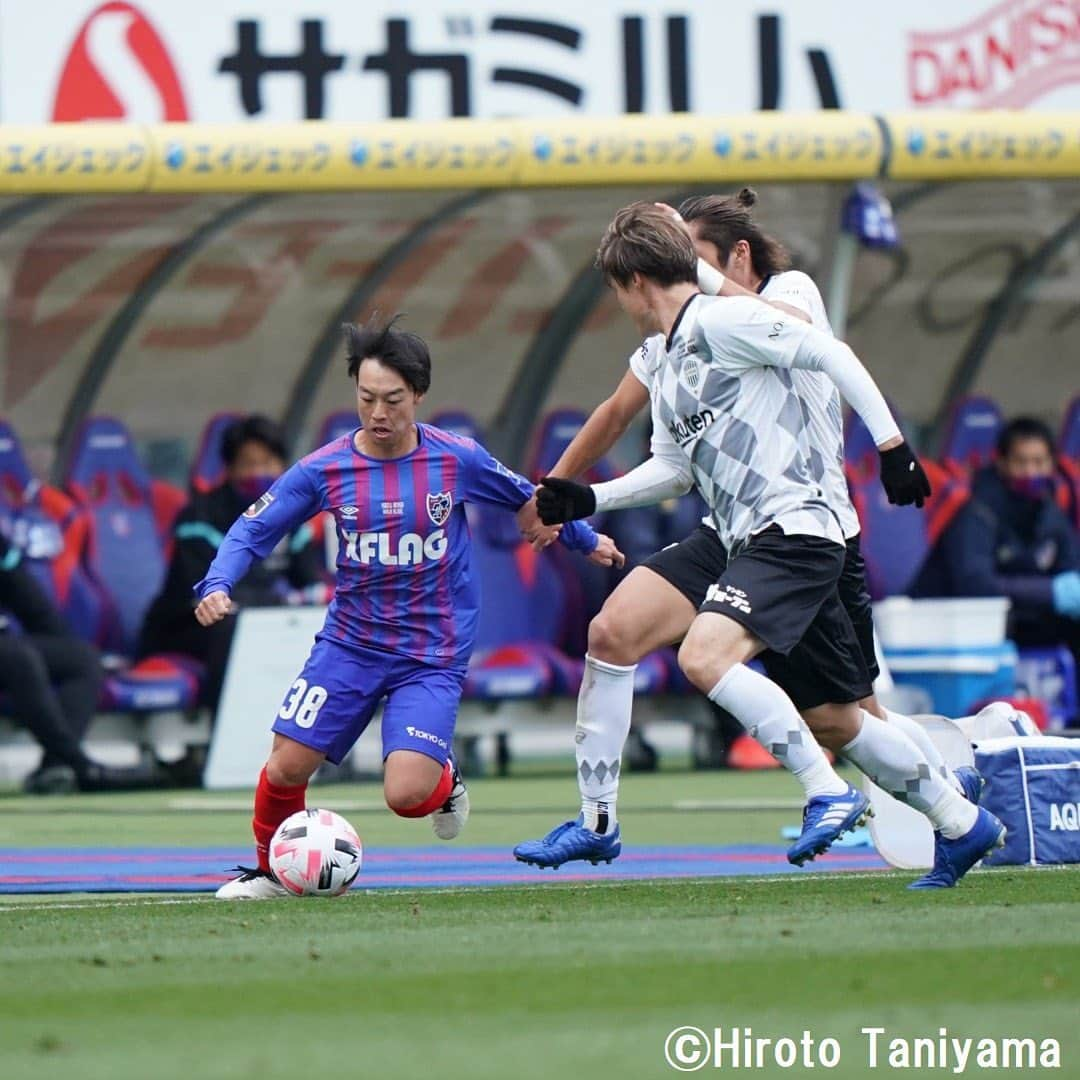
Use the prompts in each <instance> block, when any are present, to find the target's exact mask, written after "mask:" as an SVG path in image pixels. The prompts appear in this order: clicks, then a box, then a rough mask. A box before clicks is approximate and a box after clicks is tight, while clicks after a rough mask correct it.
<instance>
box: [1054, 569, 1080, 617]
mask: <svg viewBox="0 0 1080 1080" xmlns="http://www.w3.org/2000/svg"><path fill="white" fill-rule="evenodd" d="M1050 587H1051V589H1052V591H1053V594H1054V610H1055V611H1056V612H1057V613H1058V614H1059V615H1066V616H1068V617H1069V618H1070V619H1080V570H1066V571H1065V573H1064V574H1057V575H1056V576H1055V577H1054V579H1053V581H1051V583H1050Z"/></svg>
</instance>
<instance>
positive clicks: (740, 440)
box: [639, 294, 844, 551]
mask: <svg viewBox="0 0 1080 1080" xmlns="http://www.w3.org/2000/svg"><path fill="white" fill-rule="evenodd" d="M808 326H809V324H807V323H804V322H802V321H801V320H799V319H796V318H794V317H792V316H790V315H785V314H784V313H783V312H781V311H778V310H777V309H775V308H772V307H770V306H769V305H767V304H763V303H761V301H760V300H756V299H752V298H750V297H712V296H702V295H700V294H698V295H695V296H693V297H691V298H690V300H688V301H687V303H686V305H685V307H684V308H683V310H682V313H681V314H680V316H679V318H678V320H677V321H676V323H675V326H674V328H673V330H672V332H671V334H670V336H669V337H668V339H667V340H666V341H663V340H661V341H659V342H658V343H657V344H651V343H652V342H654V341H655V340H656V339H652V338H650V339H649V340H648V341H646V342H645V344H644V346H643V349H644V351H643V352H641V354H640V361H639V363H640V365H641V366H644V365H645V364H646V363H647V362H648V361H649V360H651V359H653V358H654V357H655V356H657V355H658V356H659V359H660V363H659V366H658V367H657V368H656V369H655V373H654V376H653V379H652V381H651V385H650V387H649V393H650V398H651V401H652V421H653V445H654V448H655V447H656V446H657V445H658V444H659V443H660V442H663V441H666V442H668V443H671V442H674V443H675V444H676V445H678V447H679V449H680V450H681V451H682V453H683V454H685V455H686V457H687V459H688V460H689V463H690V466H691V469H692V470H693V474H694V482H695V483H696V484H697V487H698V490H699V491H700V492H701V495H702V497H703V498H704V499H705V502H706V504H707V505H708V507H709V509H710V511H711V513H712V518H713V525H714V526H715V528H716V530H717V532H718V534H719V536H720V540H721V542H722V543H723V544H724V546H725V547H726V548H727V549H728V550H729V551H732V550H734V549H737V548H738V547H739V546H741V545H742V544H743V543H744V542H745V541H746V540H747V539H749V537H751V536H752V535H754V533H757V532H760V531H761V530H762V529H765V528H768V527H769V526H770V525H774V524H775V525H779V526H780V528H781V529H783V530H784V532H785V533H788V534H796V535H806V536H820V537H824V538H826V539H829V540H834V541H835V542H836V543H839V544H843V543H844V535H843V530H842V529H841V527H840V524H839V522H838V520H837V518H836V515H835V514H834V513H833V511H832V509H831V508H830V506H829V504H828V502H827V500H826V497H825V492H824V489H823V488H822V486H821V484H820V482H819V481H818V479H817V478H816V477H815V476H814V471H813V468H812V465H811V453H810V435H809V426H808V424H807V420H806V412H807V406H806V404H805V403H804V401H803V399H802V398H800V396H799V394H798V393H797V392H796V390H795V385H794V380H793V378H792V372H791V364H792V361H793V360H794V357H795V353H796V351H797V349H798V346H799V344H800V342H801V340H802V338H803V336H804V335H805V333H806V332H807V330H808ZM654 350H655V352H654Z"/></svg>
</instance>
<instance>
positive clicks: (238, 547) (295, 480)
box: [194, 462, 323, 626]
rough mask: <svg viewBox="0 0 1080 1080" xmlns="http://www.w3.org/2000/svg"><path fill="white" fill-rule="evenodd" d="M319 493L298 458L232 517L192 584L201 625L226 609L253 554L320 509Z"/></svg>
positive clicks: (265, 549) (259, 554) (260, 553)
mask: <svg viewBox="0 0 1080 1080" xmlns="http://www.w3.org/2000/svg"><path fill="white" fill-rule="evenodd" d="M322 501H323V500H322V494H321V492H320V491H319V489H318V487H317V485H316V484H315V482H314V480H313V479H312V477H311V475H310V473H309V472H308V470H307V468H305V466H304V464H303V462H297V463H296V464H295V465H293V466H292V468H290V469H288V470H287V471H286V472H285V473H283V474H282V475H281V476H280V477H278V479H277V480H276V481H275V482H274V485H273V487H271V488H270V490H269V491H268V492H267V493H266V494H265V495H262V496H261V497H260V498H258V499H257V500H256V501H255V502H254V503H253V504H252V505H251V506H250V507H248V509H247V510H245V511H244V513H243V515H241V516H240V517H238V518H237V519H236V521H234V522H233V524H232V526H231V527H230V529H229V531H228V532H227V533H226V534H225V539H224V540H223V541H222V542H221V546H220V547H219V548H218V552H217V555H215V556H214V561H213V562H212V563H211V564H210V569H209V570H207V572H206V576H205V577H204V578H203V579H202V581H199V582H197V583H196V584H195V586H194V591H195V594H196V595H197V596H198V597H199V604H198V606H197V607H196V608H195V618H196V619H198V620H199V622H200V623H201V624H202V625H203V626H211V625H212V624H213V623H216V622H219V621H220V620H221V619H223V618H224V617H225V616H226V615H228V614H229V612H230V611H231V610H232V601H231V600H230V599H229V596H230V594H231V592H232V590H233V588H234V586H235V585H236V583H237V582H238V581H240V580H241V579H242V578H243V576H244V575H245V574H246V573H247V572H248V569H249V568H250V567H251V564H252V563H253V562H254V561H255V560H256V559H263V558H265V557H266V556H267V555H269V554H270V552H271V551H273V550H274V548H275V547H277V545H278V543H279V542H280V540H281V538H282V537H283V536H285V534H286V533H289V532H292V531H293V530H294V529H296V528H297V526H299V525H300V524H301V523H302V522H304V521H307V519H308V518H310V517H312V516H314V514H315V513H317V512H318V511H319V510H320V509H322Z"/></svg>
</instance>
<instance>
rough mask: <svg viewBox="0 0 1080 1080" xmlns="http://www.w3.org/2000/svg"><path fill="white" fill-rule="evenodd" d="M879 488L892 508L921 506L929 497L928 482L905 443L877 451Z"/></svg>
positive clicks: (916, 459) (917, 461) (917, 460)
mask: <svg viewBox="0 0 1080 1080" xmlns="http://www.w3.org/2000/svg"><path fill="white" fill-rule="evenodd" d="M879 455H880V457H881V486H882V487H883V488H884V489H885V494H886V495H887V496H888V497H889V502H891V503H892V504H893V505H894V506H910V505H911V504H912V503H914V504H915V505H916V506H920V507H921V506H922V504H923V503H924V502H925V501H926V499H927V498H928V497H929V495H930V481H929V480H928V479H927V477H926V473H925V472H923V467H922V466H921V465H920V464H919V459H918V458H917V457H916V456H915V455H914V454H913V453H912V452H911V447H909V446H908V444H907V443H906V442H903V443H901V444H900V445H899V446H894V447H893V448H892V449H891V450H881V451H879Z"/></svg>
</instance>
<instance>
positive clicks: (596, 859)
mask: <svg viewBox="0 0 1080 1080" xmlns="http://www.w3.org/2000/svg"><path fill="white" fill-rule="evenodd" d="M582 821H583V819H582V818H581V817H578V819H577V820H576V821H564V822H563V823H562V824H561V825H557V826H556V827H555V828H554V829H552V830H551V832H549V833H548V834H547V836H545V837H544V839H543V840H524V841H522V843H520V844H518V846H517V847H516V848H514V858H515V859H517V860H518V862H523V863H528V864H529V865H530V866H539V867H541V868H543V867H547V866H550V867H551V869H552V870H557V869H558V868H559V867H560V866H562V864H563V863H565V862H574V861H576V860H579V859H580V860H583V861H585V862H591V863H592V864H593V866H595V865H596V864H597V863H601V862H606V863H609V862H611V860H612V859H617V858H618V857H619V852H621V851H622V840H621V839H620V836H619V826H618V825H616V826H615V831H614V832H611V833H608V834H607V835H606V836H601V835H600V834H599V833H595V832H593V831H592V829H586V828H585V826H584V824H583V823H582Z"/></svg>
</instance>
